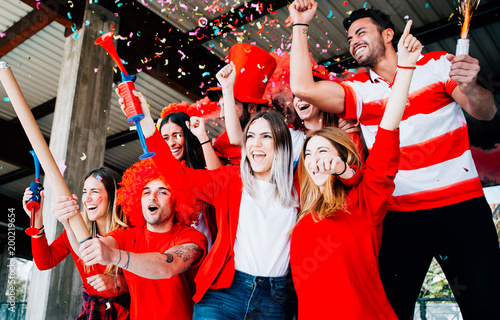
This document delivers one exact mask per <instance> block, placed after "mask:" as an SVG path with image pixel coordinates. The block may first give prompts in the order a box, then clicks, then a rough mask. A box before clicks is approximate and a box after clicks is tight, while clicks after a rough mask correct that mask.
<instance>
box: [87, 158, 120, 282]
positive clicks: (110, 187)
mask: <svg viewBox="0 0 500 320" xmlns="http://www.w3.org/2000/svg"><path fill="white" fill-rule="evenodd" d="M89 177H94V178H96V179H97V180H98V181H99V182H101V183H102V184H103V185H104V189H105V190H106V193H107V194H108V208H107V214H106V230H101V233H102V234H101V235H105V234H107V233H109V232H111V231H114V230H116V229H122V228H128V224H127V223H128V221H127V216H125V215H124V214H123V211H122V208H121V206H119V205H116V190H117V189H118V183H119V182H120V181H121V176H120V175H119V174H118V173H117V172H116V171H114V170H112V169H109V168H106V167H101V168H99V169H94V170H92V171H90V172H89V173H87V174H86V175H85V180H87V179H88V178H89ZM83 207H84V209H83V213H84V214H83V220H84V221H85V224H86V225H87V228H88V229H89V232H90V236H91V237H92V238H96V237H97V234H98V231H99V230H97V223H96V222H95V221H91V220H89V218H88V215H87V208H86V207H85V206H83ZM103 231H104V232H103ZM87 268H88V267H87ZM119 269H120V268H119V267H117V266H115V265H113V264H109V265H108V266H107V267H106V269H105V270H104V274H108V275H110V274H115V273H118V272H119ZM89 270H90V269H87V271H89Z"/></svg>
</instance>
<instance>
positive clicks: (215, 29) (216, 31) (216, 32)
mask: <svg viewBox="0 0 500 320" xmlns="http://www.w3.org/2000/svg"><path fill="white" fill-rule="evenodd" d="M213 28H214V36H218V35H219V28H218V27H215V26H214V27H213Z"/></svg>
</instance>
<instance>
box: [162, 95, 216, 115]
mask: <svg viewBox="0 0 500 320" xmlns="http://www.w3.org/2000/svg"><path fill="white" fill-rule="evenodd" d="M173 112H184V113H185V114H187V115H188V116H190V117H202V118H205V119H209V118H216V117H218V116H219V112H220V108H219V106H218V105H217V102H212V101H210V99H208V97H205V98H203V99H201V100H198V101H196V102H195V103H193V104H189V103H188V102H186V101H182V102H181V103H171V104H169V105H168V106H166V107H165V108H163V110H162V111H161V115H160V118H165V116H166V115H167V114H169V113H173Z"/></svg>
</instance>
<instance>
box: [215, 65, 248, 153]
mask: <svg viewBox="0 0 500 320" xmlns="http://www.w3.org/2000/svg"><path fill="white" fill-rule="evenodd" d="M216 77H217V80H218V81H219V83H220V84H221V86H222V96H223V100H224V119H225V122H226V131H227V136H228V138H229V142H230V143H231V144H232V145H234V146H241V145H242V144H243V129H242V128H241V124H240V121H239V117H238V113H237V111H236V102H235V101H234V92H233V87H234V81H235V79H236V67H235V65H234V63H233V62H230V63H229V64H228V65H226V66H225V67H224V68H222V69H220V70H219V72H217V75H216Z"/></svg>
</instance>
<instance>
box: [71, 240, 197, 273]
mask: <svg viewBox="0 0 500 320" xmlns="http://www.w3.org/2000/svg"><path fill="white" fill-rule="evenodd" d="M80 251H81V252H82V256H83V258H82V259H83V261H84V262H85V264H86V265H93V264H96V263H99V264H103V265H107V264H114V265H116V266H118V267H120V268H123V269H125V270H128V271H130V272H132V273H134V274H136V275H138V276H141V277H143V278H148V279H168V278H171V277H172V276H174V275H176V274H179V273H182V272H184V271H186V270H188V269H189V268H190V267H191V266H193V265H195V264H197V263H198V262H199V260H200V259H201V258H202V257H203V254H204V250H203V249H202V248H201V247H200V246H199V245H197V244H196V243H186V244H182V245H178V246H175V247H172V248H170V249H168V250H167V251H165V252H164V253H160V252H149V253H134V252H129V251H124V250H120V249H119V248H118V242H117V241H116V240H115V239H114V238H112V237H104V238H101V239H92V240H88V241H85V242H84V243H83V244H82V245H81V247H80Z"/></svg>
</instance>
